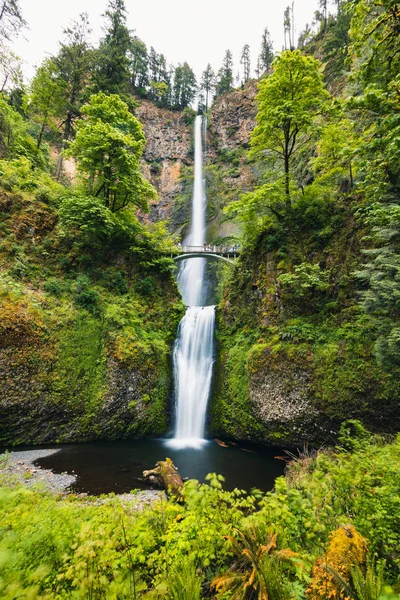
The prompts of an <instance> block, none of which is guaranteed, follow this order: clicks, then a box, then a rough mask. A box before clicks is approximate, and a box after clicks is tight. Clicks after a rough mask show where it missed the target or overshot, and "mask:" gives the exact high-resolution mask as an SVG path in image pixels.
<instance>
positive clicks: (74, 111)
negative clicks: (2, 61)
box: [53, 13, 94, 177]
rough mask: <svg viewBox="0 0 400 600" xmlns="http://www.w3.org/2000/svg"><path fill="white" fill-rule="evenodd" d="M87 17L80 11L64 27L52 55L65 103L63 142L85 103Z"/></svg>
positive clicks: (90, 53)
mask: <svg viewBox="0 0 400 600" xmlns="http://www.w3.org/2000/svg"><path fill="white" fill-rule="evenodd" d="M90 32H91V30H90V27H89V20H88V16H87V14H86V13H82V14H81V15H80V18H79V20H78V21H74V22H73V23H72V25H71V26H70V27H68V28H67V29H64V35H65V40H64V41H63V42H62V43H61V47H60V51H59V53H58V54H57V56H55V57H54V59H53V62H54V64H55V67H56V71H57V73H56V74H57V77H58V78H59V79H60V81H61V83H62V88H63V90H64V102H63V105H60V115H59V117H60V119H61V122H62V125H63V144H64V146H65V144H66V143H67V142H68V141H69V140H70V139H71V138H72V137H73V135H74V133H75V127H74V124H75V121H76V120H77V119H78V118H80V116H81V112H80V109H81V106H82V104H83V103H84V101H85V99H86V96H87V92H88V85H89V80H90V73H91V71H92V66H93V58H94V55H93V51H92V50H91V48H90V46H89V41H88V38H89V35H90ZM61 166H62V154H60V157H59V160H58V163H57V171H56V176H57V177H58V176H59V175H60V172H61Z"/></svg>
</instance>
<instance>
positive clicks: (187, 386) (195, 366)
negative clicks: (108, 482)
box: [169, 116, 215, 448]
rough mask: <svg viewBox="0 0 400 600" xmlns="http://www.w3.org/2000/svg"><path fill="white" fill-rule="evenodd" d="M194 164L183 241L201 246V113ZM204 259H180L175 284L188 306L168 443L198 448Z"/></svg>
mask: <svg viewBox="0 0 400 600" xmlns="http://www.w3.org/2000/svg"><path fill="white" fill-rule="evenodd" d="M194 155H195V166H194V185H193V199H192V228H191V231H190V233H189V235H188V236H187V238H186V239H185V240H184V243H185V244H188V245H191V246H202V245H203V243H204V238H205V212H206V204H207V199H206V195H205V191H204V181H203V149H202V117H201V116H199V117H197V118H196V121H195V150H194ZM204 267H205V259H204V258H190V259H187V260H185V261H183V266H182V267H181V269H180V272H179V275H178V286H179V290H180V292H181V294H182V298H183V301H184V303H185V304H186V305H187V307H188V308H187V310H186V314H185V316H184V317H183V319H182V321H181V323H180V325H179V329H178V334H177V338H176V340H175V346H174V354H173V363H174V380H175V403H176V425H175V436H174V438H173V440H171V441H170V442H169V444H170V445H172V446H174V447H179V448H186V447H191V448H196V447H200V446H201V445H202V444H203V443H204V441H205V440H204V427H205V418H206V411H207V402H208V397H209V394H210V388H211V379H212V367H213V360H214V358H213V357H214V325H215V309H214V306H203V305H204V303H205V301H206V294H205V287H206V286H205V279H204Z"/></svg>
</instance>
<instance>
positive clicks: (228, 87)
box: [217, 50, 233, 96]
mask: <svg viewBox="0 0 400 600" xmlns="http://www.w3.org/2000/svg"><path fill="white" fill-rule="evenodd" d="M232 89H233V56H232V52H231V51H230V50H227V51H226V52H225V56H224V60H223V62H222V67H221V68H220V70H219V71H218V80H217V95H218V96H220V95H221V94H224V93H225V92H230V91H232Z"/></svg>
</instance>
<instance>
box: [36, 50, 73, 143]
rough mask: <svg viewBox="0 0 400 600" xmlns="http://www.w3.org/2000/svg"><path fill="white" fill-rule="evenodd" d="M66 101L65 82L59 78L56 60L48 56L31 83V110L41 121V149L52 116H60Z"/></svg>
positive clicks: (39, 138)
mask: <svg viewBox="0 0 400 600" xmlns="http://www.w3.org/2000/svg"><path fill="white" fill-rule="evenodd" d="M64 102H65V82H64V81H62V79H60V78H59V76H58V73H57V67H56V64H55V63H54V60H53V59H51V58H47V59H46V60H45V61H44V62H43V63H42V65H41V66H40V67H39V68H38V70H37V71H36V74H35V77H34V79H33V80H32V85H31V97H30V106H29V108H30V111H31V113H33V117H34V119H35V120H36V121H37V122H39V123H40V131H39V135H38V139H37V148H38V149H39V148H40V146H41V144H42V140H43V134H44V132H45V130H46V127H48V125H49V122H50V119H51V118H57V117H59V115H60V113H61V112H62V109H63V107H64Z"/></svg>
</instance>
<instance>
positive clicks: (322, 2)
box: [318, 0, 328, 33]
mask: <svg viewBox="0 0 400 600" xmlns="http://www.w3.org/2000/svg"><path fill="white" fill-rule="evenodd" d="M318 1H319V7H320V9H321V15H322V32H323V33H324V32H325V30H326V23H327V21H328V0H318Z"/></svg>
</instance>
